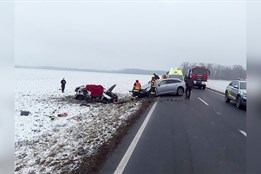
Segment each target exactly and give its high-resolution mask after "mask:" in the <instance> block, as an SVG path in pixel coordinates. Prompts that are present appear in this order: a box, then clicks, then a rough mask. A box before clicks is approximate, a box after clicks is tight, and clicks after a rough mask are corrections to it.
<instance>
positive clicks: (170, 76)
mask: <svg viewBox="0 0 261 174" xmlns="http://www.w3.org/2000/svg"><path fill="white" fill-rule="evenodd" d="M169 78H177V79H179V80H183V76H182V75H169Z"/></svg>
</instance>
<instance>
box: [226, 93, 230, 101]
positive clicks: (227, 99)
mask: <svg viewBox="0 0 261 174" xmlns="http://www.w3.org/2000/svg"><path fill="white" fill-rule="evenodd" d="M225 101H226V102H227V103H229V102H230V99H229V98H228V93H227V92H226V93H225Z"/></svg>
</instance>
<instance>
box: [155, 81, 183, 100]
mask: <svg viewBox="0 0 261 174" xmlns="http://www.w3.org/2000/svg"><path fill="white" fill-rule="evenodd" d="M185 89H186V84H185V82H184V81H182V80H180V79H178V78H168V79H161V80H159V81H157V87H156V95H157V96H159V95H165V94H175V95H178V96H182V95H183V93H184V91H185Z"/></svg>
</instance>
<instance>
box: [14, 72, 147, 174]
mask: <svg viewBox="0 0 261 174" xmlns="http://www.w3.org/2000/svg"><path fill="white" fill-rule="evenodd" d="M15 72H16V77H17V78H16V91H15V148H16V152H15V157H16V173H48V172H51V171H55V173H60V172H62V171H70V170H72V169H73V168H74V167H75V166H76V165H77V163H78V162H79V161H80V160H79V158H80V157H81V155H83V154H85V153H86V154H87V155H88V154H91V153H93V152H94V151H95V150H97V148H98V147H99V146H100V145H101V144H102V143H104V142H105V141H107V140H108V139H109V138H111V136H112V135H113V134H114V133H115V131H116V129H117V128H118V127H119V126H120V125H122V124H124V122H125V121H126V120H127V119H128V117H129V116H130V115H131V114H133V113H134V112H136V111H137V110H138V108H139V106H140V105H141V103H140V102H128V103H124V104H121V105H114V104H107V105H105V104H101V103H96V104H90V105H88V106H80V104H81V102H79V101H75V100H74V99H73V95H74V89H75V87H77V86H80V85H84V84H101V85H103V86H104V87H105V88H109V87H110V86H111V85H113V84H117V86H116V87H115V89H114V92H115V93H117V94H118V95H119V97H120V99H121V98H126V97H129V96H130V94H129V90H131V89H132V86H133V83H134V82H135V80H136V79H139V80H140V81H141V83H146V82H148V81H149V79H150V76H144V75H125V74H104V73H91V72H75V71H54V70H37V69H15ZM63 77H64V78H65V80H66V81H67V84H66V88H65V93H62V92H61V90H59V89H60V81H61V79H62V78H63ZM21 110H23V111H30V115H29V116H20V112H21ZM64 112H66V113H67V114H68V116H67V117H58V116H57V115H58V114H59V113H64ZM52 118H54V120H52ZM67 163H68V165H66V164H67ZM69 164H70V165H69ZM73 164H74V165H73ZM63 166H66V168H62V167H63Z"/></svg>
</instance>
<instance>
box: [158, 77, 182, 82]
mask: <svg viewBox="0 0 261 174" xmlns="http://www.w3.org/2000/svg"><path fill="white" fill-rule="evenodd" d="M169 80H178V81H181V80H180V79H178V78H167V79H160V80H159V81H160V82H161V81H169ZM181 82H182V81H181Z"/></svg>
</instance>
